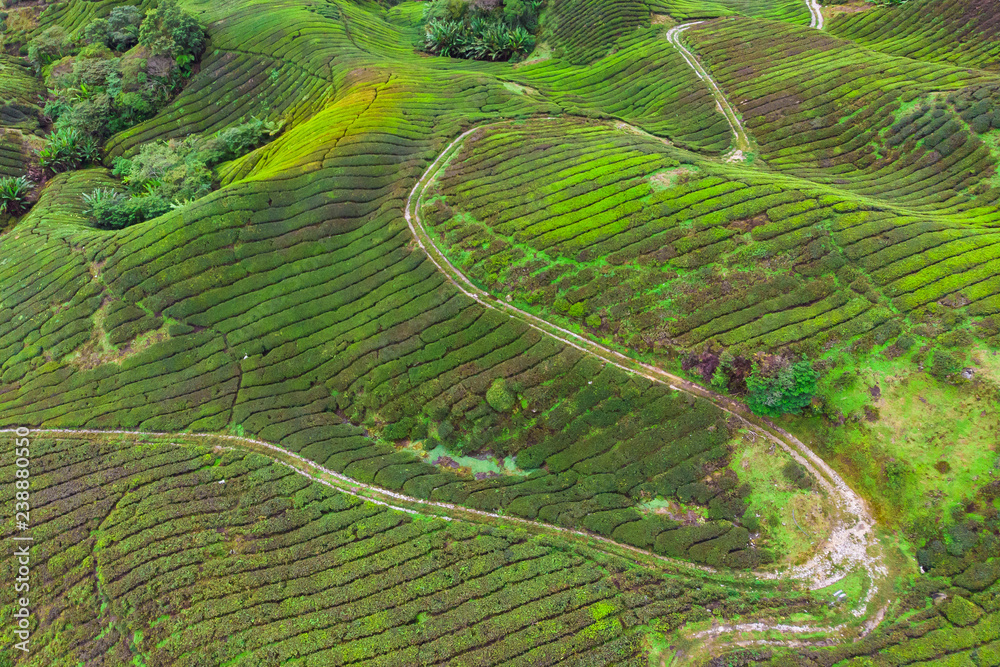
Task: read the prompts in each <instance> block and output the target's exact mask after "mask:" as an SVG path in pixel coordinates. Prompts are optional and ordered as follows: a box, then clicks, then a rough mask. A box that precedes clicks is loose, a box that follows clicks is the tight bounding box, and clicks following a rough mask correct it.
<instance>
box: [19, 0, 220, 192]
mask: <svg viewBox="0 0 1000 667" xmlns="http://www.w3.org/2000/svg"><path fill="white" fill-rule="evenodd" d="M204 46H205V35H204V31H203V30H202V29H201V27H199V26H198V24H197V22H196V21H195V20H194V19H193V18H192V17H191V16H189V15H188V14H186V13H184V12H183V11H181V10H180V9H179V8H178V7H177V4H176V2H175V0H164V1H163V2H160V3H159V4H158V6H157V7H156V8H155V9H152V10H150V11H149V12H147V13H146V14H145V15H144V14H143V13H142V11H141V10H140V9H139V7H136V6H129V5H127V6H123V7H116V8H114V9H113V10H111V13H110V14H109V15H108V16H107V18H98V19H94V20H93V21H91V23H90V24H88V25H87V26H86V28H84V30H83V37H82V40H80V41H79V42H77V41H75V40H73V39H71V38H70V36H69V35H68V34H67V33H66V32H65V31H64V30H63V29H62V28H60V27H58V26H53V27H50V28H48V29H46V30H45V31H44V32H42V33H41V34H39V35H37V36H36V37H35V38H33V39H32V40H31V41H30V42H29V43H28V56H29V58H30V60H31V61H32V63H33V64H34V66H35V68H36V70H37V71H38V72H39V73H41V74H42V75H43V76H44V79H45V83H46V85H47V87H48V88H49V89H50V91H51V94H50V97H49V99H48V101H47V102H46V104H45V110H44V111H45V114H46V115H47V116H48V117H49V118H50V119H51V120H52V122H53V124H54V127H55V128H56V130H57V132H56V135H58V136H56V135H53V138H52V139H51V140H50V146H47V147H46V149H45V150H46V152H45V153H44V154H43V155H41V156H40V158H41V161H42V163H43V164H42V166H43V167H44V168H46V169H47V170H48V171H49V172H50V173H55V172H58V171H65V170H67V169H75V168H78V167H80V166H82V165H83V164H86V163H87V162H90V161H93V160H95V159H96V158H97V157H98V153H97V149H96V145H97V144H99V143H102V142H103V141H104V140H106V139H107V138H108V137H110V136H111V135H112V134H115V133H116V132H120V131H122V130H125V129H128V128H129V127H132V126H134V125H136V124H138V123H140V122H142V121H144V120H147V119H148V118H151V117H152V116H153V115H155V114H156V113H157V112H158V111H159V110H160V109H161V108H163V106H165V105H166V103H167V102H168V101H169V100H170V98H171V97H172V96H173V95H174V93H176V92H177V90H178V89H179V88H180V86H181V85H182V83H183V81H184V80H185V79H187V78H188V77H189V76H190V74H191V64H192V63H193V62H194V61H195V60H196V59H197V58H198V57H199V56H200V55H201V52H202V51H203V50H204ZM60 133H61V134H60Z"/></svg>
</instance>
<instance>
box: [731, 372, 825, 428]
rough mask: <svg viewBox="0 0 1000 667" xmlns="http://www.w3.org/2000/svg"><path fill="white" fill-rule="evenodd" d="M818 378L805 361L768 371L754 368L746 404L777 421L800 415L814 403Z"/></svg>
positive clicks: (748, 383)
mask: <svg viewBox="0 0 1000 667" xmlns="http://www.w3.org/2000/svg"><path fill="white" fill-rule="evenodd" d="M818 377H819V375H818V374H817V373H816V371H815V370H813V367H812V363H811V362H810V361H808V360H806V359H803V360H802V361H798V362H796V363H794V364H793V363H782V364H779V365H778V366H777V368H776V369H774V370H771V371H768V370H765V369H764V368H762V367H761V365H759V364H754V366H753V371H752V372H751V373H750V376H749V377H748V378H747V392H748V395H747V404H748V405H749V406H750V409H751V410H753V412H755V413H756V414H759V415H765V416H769V417H777V416H780V415H783V414H786V413H792V412H798V411H799V410H801V409H802V408H804V407H806V406H807V405H809V404H810V403H811V402H812V397H813V395H814V394H815V393H816V380H817V379H818Z"/></svg>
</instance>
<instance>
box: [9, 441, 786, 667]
mask: <svg viewBox="0 0 1000 667" xmlns="http://www.w3.org/2000/svg"><path fill="white" fill-rule="evenodd" d="M31 456H32V464H31V465H32V477H31V479H32V497H33V498H34V504H35V507H34V509H33V510H32V518H33V526H32V531H33V532H32V534H33V536H34V539H35V542H34V545H33V547H32V580H31V583H32V586H31V600H32V604H33V605H34V608H35V609H41V608H44V609H45V610H46V611H45V614H44V616H43V617H41V618H40V620H39V623H38V625H37V627H35V628H34V632H33V638H32V644H31V646H32V649H33V650H31V651H30V652H29V653H28V654H27V655H26V656H24V657H21V658H20V659H19V660H18V662H17V664H19V665H46V666H48V665H57V664H59V665H62V664H67V665H68V664H78V663H84V664H87V665H124V664H138V663H142V664H145V665H150V666H152V665H171V666H178V667H179V666H182V665H197V666H199V667H201V666H204V665H209V664H212V665H215V664H229V665H262V664H275V665H276V664H299V665H330V664H344V663H347V662H350V661H366V662H368V663H369V664H386V665H401V664H419V663H424V662H441V661H450V662H451V663H452V664H467V665H477V664H484V663H490V664H494V663H501V662H504V663H507V664H519V665H532V666H535V665H551V664H568V665H569V664H579V663H580V662H581V661H586V663H587V664H591V665H611V664H615V665H623V664H624V665H636V666H638V665H642V664H645V657H644V655H643V652H644V636H645V633H646V632H647V631H649V626H650V625H651V624H655V625H656V626H657V627H658V629H659V632H661V633H662V632H667V631H669V630H670V629H671V628H672V627H676V625H677V624H679V623H681V622H683V621H684V620H686V619H692V618H704V617H707V616H710V615H711V614H712V613H713V612H714V611H716V610H717V611H718V612H720V613H733V611H735V610H737V609H744V608H746V607H747V605H746V603H745V602H743V601H741V599H740V598H741V592H742V591H741V588H740V587H730V588H724V587H722V586H707V587H705V588H702V587H701V584H702V582H699V581H697V580H693V579H687V578H684V577H676V576H664V575H662V574H655V573H652V572H649V571H646V570H643V569H642V568H638V567H635V565H634V564H631V563H629V562H628V561H626V560H623V559H620V558H615V557H612V556H609V555H607V554H603V553H601V552H599V551H594V550H592V549H588V548H586V547H584V546H580V545H576V544H573V543H570V542H567V541H564V540H560V539H559V538H557V537H550V536H545V535H541V536H539V535H534V534H531V533H528V532H526V531H524V530H523V529H516V528H511V527H506V526H502V525H495V526H494V525H489V524H481V525H477V524H469V523H464V522H460V521H450V522H449V521H444V520H440V519H425V518H422V517H414V516H411V515H409V514H405V513H403V512H399V511H395V510H389V509H386V508H384V507H381V506H378V505H375V504H372V503H366V502H362V501H360V500H358V499H356V498H352V497H350V496H347V495H344V494H341V493H338V492H336V491H334V490H331V489H329V488H328V487H325V486H323V485H321V484H319V483H316V482H314V481H312V480H310V479H309V478H307V477H305V476H303V475H301V474H298V473H297V472H295V471H292V470H289V469H288V468H287V467H285V466H283V465H280V464H278V463H276V462H274V461H271V460H270V459H268V458H265V457H264V456H261V455H257V454H252V453H247V452H241V451H234V450H231V449H228V450H224V449H222V448H220V447H209V446H195V445H183V444H167V443H142V442H137V441H135V440H134V439H122V440H112V441H107V440H103V441H93V440H82V439H73V438H63V439H58V440H51V439H47V438H36V439H33V442H32V445H31ZM13 470H14V466H13V462H12V461H5V462H4V466H3V473H2V474H3V475H4V478H5V479H6V478H8V477H12V476H13ZM13 489H14V487H13V485H9V484H8V485H4V489H3V491H2V492H0V493H2V498H3V502H4V503H11V502H13ZM9 535H10V532H9V531H6V530H5V534H4V537H5V538H6V537H8V536H9ZM16 567H17V562H16V560H14V559H10V558H7V559H4V560H3V562H2V563H0V573H2V576H3V577H4V578H5V580H8V581H10V580H12V579H13V577H14V576H15V569H16ZM7 588H8V590H7V591H6V592H4V593H3V594H2V604H3V608H4V609H5V610H9V609H10V608H11V604H12V602H13V597H14V591H13V587H7ZM754 597H755V599H756V600H758V604H759V606H760V608H766V607H775V608H783V607H786V606H788V605H791V608H799V609H801V608H803V605H804V604H805V600H801V599H799V600H796V599H794V598H791V599H790V598H788V597H786V596H782V595H781V594H776V593H775V591H774V590H773V589H771V590H769V589H768V587H759V588H757V589H755V590H754ZM5 613H6V612H5ZM668 618H669V619H673V620H669V621H667V620H664V621H661V620H659V619H668ZM9 626H10V624H9V623H8V627H9ZM5 657H6V656H5ZM7 664H10V663H7Z"/></svg>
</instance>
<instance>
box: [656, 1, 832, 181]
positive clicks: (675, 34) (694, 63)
mask: <svg viewBox="0 0 1000 667" xmlns="http://www.w3.org/2000/svg"><path fill="white" fill-rule="evenodd" d="M812 1H815V0H812ZM702 23H704V21H691V22H689V23H682V24H680V25H677V26H674V27H673V28H671V29H670V30H668V31H667V35H666V37H667V41H668V42H670V45H671V46H673V47H674V48H675V49H676V50H677V52H678V53H680V54H681V57H682V58H684V61H685V62H686V63H687V64H688V67H690V68H691V69H693V70H694V73H695V74H697V75H698V78H699V79H701V80H702V81H704V82H705V84H706V85H707V86H708V89H709V91H710V92H711V93H712V97H714V98H715V103H716V106H717V107H718V109H719V111H720V112H721V113H722V115H723V116H725V117H726V122H728V123H729V129H730V130H732V132H733V149H732V152H731V155H732V157H731V158H730V160H732V161H736V160H742V159H743V157H744V154H746V153H749V152H750V148H751V144H750V137H749V135H747V131H746V128H744V127H743V123H742V122H740V117H739V116H737V115H736V111H735V110H733V107H732V106H730V104H729V100H727V99H726V96H725V95H724V94H723V92H722V90H721V89H720V88H719V86H718V85H717V84H716V83H715V81H714V80H713V79H712V76H711V75H710V74H709V73H708V70H706V69H705V68H704V67H703V66H702V64H701V62H700V61H699V60H698V57H697V56H695V55H694V54H693V53H691V52H690V51H688V50H687V47H685V46H684V45H683V44H682V43H681V33H682V32H684V31H685V30H687V29H688V28H691V27H693V26H696V25H700V24H702Z"/></svg>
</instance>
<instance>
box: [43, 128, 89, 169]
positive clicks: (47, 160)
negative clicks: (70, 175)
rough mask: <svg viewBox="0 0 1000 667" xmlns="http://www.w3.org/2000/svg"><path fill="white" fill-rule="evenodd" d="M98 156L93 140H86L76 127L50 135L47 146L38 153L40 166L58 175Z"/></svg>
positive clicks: (63, 129)
mask: <svg viewBox="0 0 1000 667" xmlns="http://www.w3.org/2000/svg"><path fill="white" fill-rule="evenodd" d="M98 154H99V150H98V148H97V144H96V143H94V141H93V139H90V138H89V137H88V138H84V136H83V135H82V134H81V133H80V131H79V130H78V129H76V128H75V127H64V128H62V129H60V130H56V131H55V132H53V133H52V134H50V135H49V138H48V141H47V142H46V143H45V146H43V147H42V149H41V150H40V151H38V164H39V166H40V167H42V168H43V169H47V170H48V171H51V172H53V173H58V172H60V171H68V170H70V169H76V168H77V167H79V166H80V165H82V164H84V163H86V162H92V161H93V160H95V159H96V158H97V157H98Z"/></svg>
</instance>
